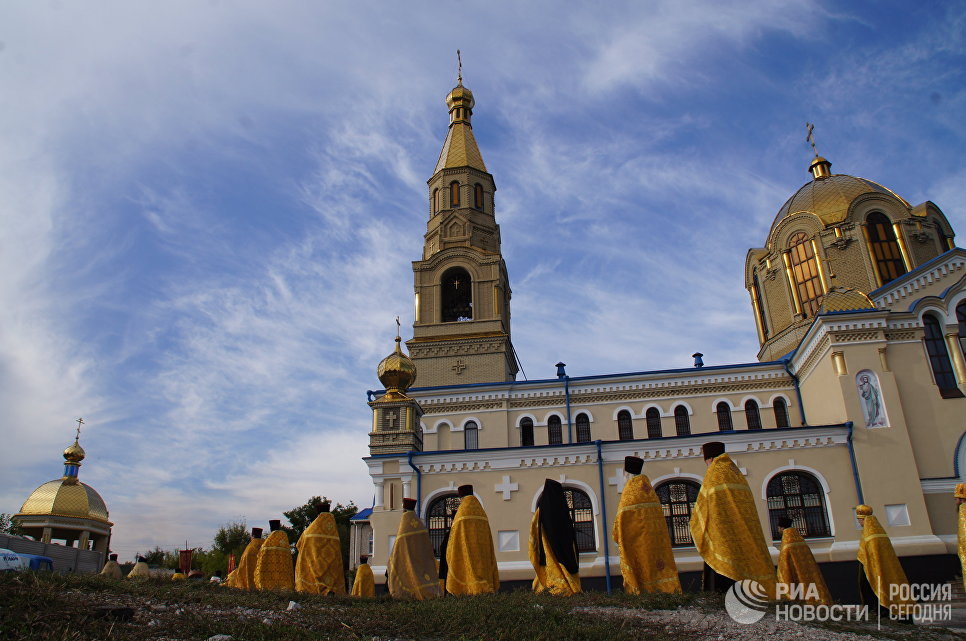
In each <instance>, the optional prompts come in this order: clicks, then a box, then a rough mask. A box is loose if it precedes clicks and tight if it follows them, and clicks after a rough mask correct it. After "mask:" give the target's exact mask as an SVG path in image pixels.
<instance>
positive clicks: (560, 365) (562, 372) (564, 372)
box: [557, 362, 567, 378]
mask: <svg viewBox="0 0 966 641" xmlns="http://www.w3.org/2000/svg"><path fill="white" fill-rule="evenodd" d="M565 367H567V364H566V363H562V362H561V363H557V378H566V377H567V370H565V369H564V368H565Z"/></svg>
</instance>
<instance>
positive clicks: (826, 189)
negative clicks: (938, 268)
mask: <svg viewBox="0 0 966 641" xmlns="http://www.w3.org/2000/svg"><path fill="white" fill-rule="evenodd" d="M868 193H877V194H885V195H888V196H890V197H892V198H896V199H897V200H899V201H900V202H901V203H902V204H903V205H905V206H906V207H909V203H907V202H906V201H905V200H904V199H903V198H902V197H900V196H899V195H898V194H896V193H895V192H894V191H892V190H891V189H888V188H887V187H883V186H882V185H880V184H879V183H877V182H874V181H872V180H867V179H865V178H856V177H855V176H849V175H847V174H832V175H830V176H827V177H824V178H816V179H814V180H812V181H810V182H807V183H805V185H804V186H802V188H801V189H799V190H798V191H797V192H795V195H794V196H792V197H791V198H789V199H788V201H787V202H786V203H785V204H784V205H783V206H782V208H781V209H779V210H778V215H777V216H775V222H774V223H772V229H774V228H775V226H776V225H778V223H779V222H781V221H782V219H784V218H785V217H787V216H791V215H792V214H797V213H799V212H808V213H810V214H815V215H816V216H818V217H819V219H821V221H822V224H823V225H825V226H826V227H828V226H829V225H835V224H836V223H840V222H842V221H844V220H845V219H846V217H848V213H849V207H850V206H851V205H852V202H853V201H854V200H855V199H856V198H858V197H859V196H862V195H863V194H868Z"/></svg>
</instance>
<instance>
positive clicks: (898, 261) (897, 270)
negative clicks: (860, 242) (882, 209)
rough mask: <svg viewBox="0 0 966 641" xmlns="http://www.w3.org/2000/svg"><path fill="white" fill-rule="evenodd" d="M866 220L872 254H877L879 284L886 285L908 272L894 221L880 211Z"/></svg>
mask: <svg viewBox="0 0 966 641" xmlns="http://www.w3.org/2000/svg"><path fill="white" fill-rule="evenodd" d="M865 222H866V225H867V229H868V231H869V245H870V246H871V247H870V248H871V249H872V255H873V256H875V266H876V270H877V271H878V272H879V278H880V279H881V282H880V283H879V285H885V284H886V283H888V282H890V281H893V280H895V279H897V278H899V277H900V276H902V275H903V274H905V273H906V265H905V263H903V262H902V254H901V253H900V252H899V243H898V242H897V241H896V233H895V231H894V230H893V228H892V222H891V221H890V220H889V219H888V218H886V216H885V215H884V214H880V213H879V212H873V213H871V214H869V217H868V218H866V219H865Z"/></svg>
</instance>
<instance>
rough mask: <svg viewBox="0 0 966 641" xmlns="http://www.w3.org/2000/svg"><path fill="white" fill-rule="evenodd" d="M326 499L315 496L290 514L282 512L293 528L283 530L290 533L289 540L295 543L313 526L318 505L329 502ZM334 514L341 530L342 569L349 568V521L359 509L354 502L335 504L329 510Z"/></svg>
mask: <svg viewBox="0 0 966 641" xmlns="http://www.w3.org/2000/svg"><path fill="white" fill-rule="evenodd" d="M328 500H329V499H327V498H326V497H324V496H323V497H318V496H313V497H312V498H310V499H309V500H308V501H306V502H305V504H304V505H300V506H299V507H296V508H292V509H291V510H289V511H288V512H282V514H283V515H284V516H285V518H287V519H288V521H289V523H291V524H292V527H287V528H283V529H284V530H285V531H286V532H288V540H289V541H291V542H292V543H295V542H296V541H298V540H299V537H300V536H302V532H304V531H305V529H306V528H307V527H308V526H309V525H311V524H312V521H314V520H315V516H316V512H317V511H318V505H319V504H321V503H322V502H324V501H328ZM329 511H330V512H332V516H334V517H335V525H336V528H338V530H339V542H340V544H341V545H340V547H341V548H342V567H344V568H348V567H349V519H351V518H352V517H353V516H355V515H356V512H358V511H359V508H358V507H356V504H355V503H354V502H353V501H349V503H348V505H342V504H341V503H335V504H333V505H332V507H331V508H330V510H329Z"/></svg>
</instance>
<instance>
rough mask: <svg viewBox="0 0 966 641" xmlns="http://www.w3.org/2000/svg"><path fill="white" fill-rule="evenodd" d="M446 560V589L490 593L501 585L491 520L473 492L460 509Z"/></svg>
mask: <svg viewBox="0 0 966 641" xmlns="http://www.w3.org/2000/svg"><path fill="white" fill-rule="evenodd" d="M446 564H447V565H448V566H449V570H448V573H447V575H446V591H447V592H449V593H450V594H457V595H459V594H489V593H493V592H496V591H497V590H499V589H500V572H499V570H498V569H497V566H496V554H495V553H494V551H493V535H492V534H491V533H490V521H489V519H487V518H486V512H484V511H483V506H482V505H480V501H479V499H477V498H476V497H475V496H473V495H469V496H464V497H463V500H462V501H461V502H460V507H459V509H458V510H456V516H455V517H454V518H453V526H452V528H451V529H450V532H449V544H448V545H447V547H446Z"/></svg>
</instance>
